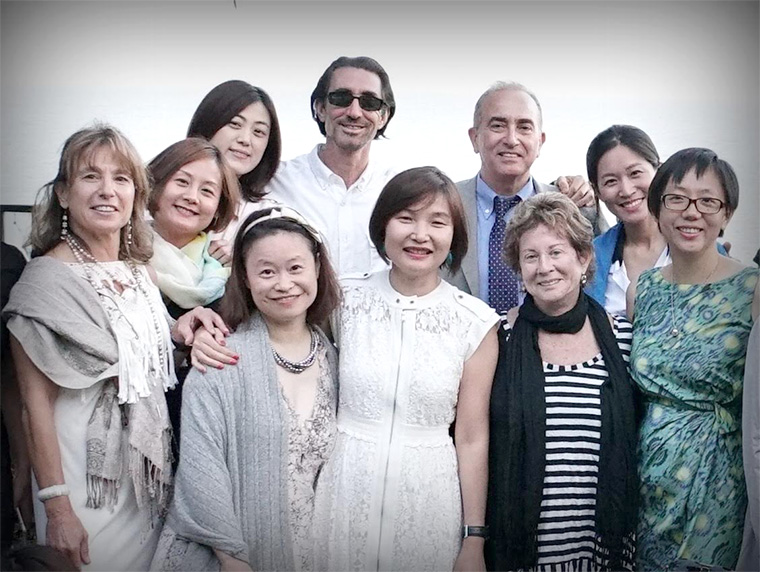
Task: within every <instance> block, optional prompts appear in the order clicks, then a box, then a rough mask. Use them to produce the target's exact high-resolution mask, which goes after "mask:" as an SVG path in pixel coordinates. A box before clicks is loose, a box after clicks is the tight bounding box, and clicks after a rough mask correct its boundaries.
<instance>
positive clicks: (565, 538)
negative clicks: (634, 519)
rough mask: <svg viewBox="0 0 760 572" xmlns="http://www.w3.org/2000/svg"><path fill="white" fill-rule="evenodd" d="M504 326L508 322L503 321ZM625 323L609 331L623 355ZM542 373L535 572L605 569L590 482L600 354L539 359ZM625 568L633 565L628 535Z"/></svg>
mask: <svg viewBox="0 0 760 572" xmlns="http://www.w3.org/2000/svg"><path fill="white" fill-rule="evenodd" d="M503 327H504V329H505V330H506V331H507V332H508V331H509V329H510V327H509V325H508V324H507V323H506V322H504V326H503ZM632 331H633V328H632V326H631V323H630V322H629V321H628V320H626V319H625V318H623V317H617V316H616V317H614V319H613V332H614V334H615V338H616V340H617V343H618V347H619V348H620V350H621V352H622V354H623V359H624V360H625V362H626V363H628V359H629V356H630V352H631V335H632ZM544 374H545V378H546V383H545V386H544V388H545V393H546V473H545V476H544V492H543V498H542V501H541V514H540V516H539V521H538V561H537V564H536V567H535V569H536V570H539V571H541V572H569V571H573V572H575V571H578V572H583V571H587V570H588V571H591V570H598V569H600V568H605V566H606V562H604V561H603V560H600V558H599V557H597V556H595V551H594V545H595V542H594V538H595V522H596V485H597V474H598V472H599V445H600V440H601V435H600V430H601V424H602V410H601V397H600V388H601V385H602V384H603V383H604V382H605V380H606V379H607V376H608V373H607V368H606V367H605V364H604V359H603V358H602V354H601V353H599V354H598V355H596V356H594V357H593V358H592V359H590V360H588V361H585V362H582V363H579V364H575V365H555V364H550V363H547V362H544ZM630 548H631V550H630V553H629V556H630V560H629V561H628V562H626V569H629V570H632V569H633V539H631V542H630Z"/></svg>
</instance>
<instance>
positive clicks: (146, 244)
mask: <svg viewBox="0 0 760 572" xmlns="http://www.w3.org/2000/svg"><path fill="white" fill-rule="evenodd" d="M102 148H106V149H108V150H109V151H111V153H113V155H114V159H115V160H116V161H117V162H118V163H119V164H120V166H121V167H122V168H124V169H125V170H126V171H127V172H128V173H129V174H130V176H131V177H132V181H133V182H134V185H135V198H134V203H133V205H132V214H131V216H130V219H129V220H130V221H131V222H132V244H131V245H129V244H127V233H128V227H129V225H128V224H127V225H125V226H124V227H122V229H121V231H120V238H121V240H120V243H119V260H126V261H132V262H148V260H150V257H151V256H152V255H153V235H152V232H151V230H150V227H149V226H148V223H147V222H146V221H145V208H146V206H147V202H148V192H149V190H150V185H149V183H148V175H147V173H146V171H145V167H144V166H143V163H142V160H141V159H140V155H139V154H138V153H137V150H136V149H135V147H134V145H132V143H130V141H129V139H127V138H126V137H125V136H124V135H123V134H122V133H121V132H120V131H119V130H118V129H116V128H114V127H111V126H110V125H106V124H96V125H94V126H93V127H87V128H85V129H81V130H79V131H77V132H76V133H74V134H73V135H72V136H71V137H69V138H68V139H67V140H66V143H64V145H63V151H62V152H61V159H60V162H59V164H58V174H57V175H56V176H55V179H53V180H52V181H50V182H49V183H47V184H46V185H44V186H43V187H42V188H41V189H40V191H39V193H38V199H37V201H36V204H35V206H34V208H33V209H32V232H31V234H30V236H29V244H31V246H32V255H33V256H38V255H42V254H45V253H46V252H48V251H49V250H51V249H52V248H54V247H55V246H56V245H57V244H58V243H59V242H60V241H61V220H62V217H63V212H64V209H63V207H62V206H61V202H60V200H59V199H58V193H60V192H63V191H65V190H68V189H69V188H70V187H71V183H72V181H73V179H74V176H75V174H76V172H77V170H78V169H79V167H80V165H82V164H85V165H86V164H88V163H89V162H91V161H92V158H93V157H94V155H95V154H96V153H97V152H98V151H99V150H100V149H102ZM69 232H72V231H71V229H69ZM72 234H73V233H72Z"/></svg>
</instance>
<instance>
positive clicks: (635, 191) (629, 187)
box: [596, 145, 655, 223]
mask: <svg viewBox="0 0 760 572" xmlns="http://www.w3.org/2000/svg"><path fill="white" fill-rule="evenodd" d="M654 174H655V168H654V167H653V166H652V165H651V164H650V163H649V162H648V161H647V160H646V159H645V158H644V157H642V156H641V155H639V154H638V153H636V152H634V151H633V150H631V149H630V148H629V147H627V146H625V145H618V146H617V147H613V148H612V149H610V150H609V151H607V152H606V153H605V154H604V155H602V157H601V159H599V166H598V177H597V180H596V187H597V189H599V198H600V199H602V201H604V204H605V205H606V206H607V208H608V209H610V212H611V213H612V214H614V215H615V216H616V217H617V218H618V219H619V220H620V221H621V222H623V223H637V222H641V221H643V220H646V219H647V218H648V217H649V209H648V207H647V195H648V194H649V185H650V184H651V182H652V179H653V178H654Z"/></svg>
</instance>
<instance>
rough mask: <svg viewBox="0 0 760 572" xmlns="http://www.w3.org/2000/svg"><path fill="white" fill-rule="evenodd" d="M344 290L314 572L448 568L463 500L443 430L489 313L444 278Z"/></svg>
mask: <svg viewBox="0 0 760 572" xmlns="http://www.w3.org/2000/svg"><path fill="white" fill-rule="evenodd" d="M343 294H344V298H343V303H342V306H341V311H340V315H339V317H338V320H337V324H336V327H334V331H335V332H336V337H337V338H338V343H339V348H340V357H339V363H340V368H339V380H340V391H339V396H338V436H337V440H336V444H335V449H334V450H333V454H332V455H331V457H330V460H329V461H328V462H327V465H325V467H324V469H323V471H322V474H321V476H320V478H319V481H318V483H317V493H316V499H315V515H314V531H315V537H316V539H315V565H316V569H319V570H416V571H417V570H451V568H452V567H453V564H454V560H455V559H456V556H457V553H458V551H459V546H460V538H461V525H462V503H461V495H460V490H459V475H458V470H457V457H456V451H455V449H454V445H453V443H452V440H451V437H450V436H449V427H450V425H451V423H452V422H453V421H454V417H455V413H456V404H457V398H458V394H459V381H460V379H461V376H462V370H463V366H464V363H465V361H466V360H467V359H468V358H469V357H470V356H471V355H472V354H473V353H474V352H475V350H476V349H477V348H478V346H479V345H480V342H481V341H482V340H483V338H484V337H485V335H486V333H487V332H488V330H489V329H490V328H491V327H492V326H493V325H494V324H495V323H496V322H497V321H498V316H497V315H496V313H495V312H494V311H493V310H492V309H491V308H489V307H488V306H487V305H486V304H484V303H483V302H481V301H480V300H478V299H476V298H474V297H472V296H470V295H468V294H465V293H463V292H461V291H460V290H458V289H457V288H455V287H453V286H451V285H450V284H448V283H446V282H441V283H440V285H439V286H438V287H437V288H436V289H435V290H434V291H433V292H431V293H430V294H427V295H425V296H422V297H417V296H411V297H407V296H402V295H401V294H399V293H398V292H396V291H395V290H394V289H393V288H392V287H391V285H390V282H389V274H388V271H383V272H379V273H376V274H372V275H370V276H369V277H365V278H357V279H346V280H344V281H343ZM486 413H487V412H484V414H486Z"/></svg>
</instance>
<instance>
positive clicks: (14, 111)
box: [0, 0, 760, 262]
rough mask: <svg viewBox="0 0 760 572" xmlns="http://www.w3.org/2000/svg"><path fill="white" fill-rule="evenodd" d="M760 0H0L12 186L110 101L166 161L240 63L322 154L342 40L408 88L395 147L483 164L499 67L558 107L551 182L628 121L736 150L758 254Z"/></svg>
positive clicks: (27, 186)
mask: <svg viewBox="0 0 760 572" xmlns="http://www.w3.org/2000/svg"><path fill="white" fill-rule="evenodd" d="M759 6H760V3H759V2H757V1H750V2H735V1H715V2H707V1H705V2H685V1H675V2H666V1H661V2H647V1H623V2H600V1H592V2H576V1H574V0H566V1H558V2H545V1H534V2H498V3H497V2H474V1H469V2H466V1H460V2H433V1H418V2H390V1H382V0H359V1H354V2H315V1H312V2H292V1H283V0H280V1H279V2H263V1H257V0H237V6H235V4H234V3H233V0H218V1H193V2H184V1H163V2H162V1H152V2H140V1H85V2H82V1H76V2H75V1H61V0H59V1H53V0H48V1H37V0H2V1H1V2H0V20H1V30H0V74H1V77H0V108H1V109H0V128H1V129H2V138H1V143H0V193H1V195H0V200H1V201H2V203H4V204H31V203H32V202H33V200H34V197H35V194H36V191H37V189H38V188H39V187H40V186H41V185H43V184H44V183H45V182H46V181H48V180H50V179H51V178H52V177H53V176H54V175H55V172H56V162H57V159H58V155H59V153H60V149H61V146H62V144H63V142H64V140H65V139H66V137H67V136H68V135H70V134H71V133H73V132H74V131H75V130H77V129H79V128H81V127H82V126H84V125H87V124H90V123H91V122H92V121H93V120H96V119H97V120H103V121H108V122H110V123H113V124H114V125H116V126H117V127H119V128H120V129H122V130H123V131H124V132H125V133H126V134H127V136H128V137H130V138H131V139H132V141H133V142H134V143H135V145H136V146H137V148H138V150H139V151H140V152H141V154H142V156H143V159H145V160H146V161H147V160H149V159H151V158H152V157H153V156H154V155H156V154H157V153H158V152H159V151H161V150H162V149H163V148H165V147H166V146H168V145H169V144H171V143H173V142H174V141H176V140H178V139H181V138H182V137H183V136H184V134H185V132H186V129H187V125H188V123H189V121H190V117H191V115H192V113H193V111H194V110H195V108H196V106H197V105H198V103H199V102H200V100H201V99H202V98H203V96H204V95H205V94H206V93H207V92H208V91H209V90H210V89H211V88H212V87H214V86H215V85H217V84H218V83H220V82H222V81H225V80H227V79H233V78H237V79H243V80H246V81H248V82H250V83H252V84H254V85H258V86H261V87H263V88H264V89H266V90H267V91H268V92H269V94H270V95H271V96H272V98H273V99H274V101H275V104H276V107H277V110H278V113H279V116H280V122H281V125H282V130H283V140H284V148H283V158H284V159H288V158H291V157H293V156H295V155H298V154H301V153H305V152H308V151H309V150H310V149H311V148H312V147H313V146H314V145H315V144H316V143H317V142H319V141H320V140H321V136H320V135H319V131H318V129H317V126H316V124H315V123H314V122H313V121H312V120H311V118H310V115H309V95H310V93H311V90H312V89H313V87H314V85H315V84H316V81H317V79H318V77H319V76H320V74H321V73H322V71H323V70H324V69H325V68H326V67H327V65H328V64H329V63H330V62H331V61H332V60H333V59H335V58H336V57H338V56H340V55H370V56H372V57H374V58H376V59H377V60H378V61H379V62H380V63H381V64H382V65H383V66H384V67H385V68H386V70H387V71H388V73H389V74H390V77H391V82H392V85H393V88H394V92H395V94H396V100H397V103H398V110H397V114H396V116H395V117H394V119H393V121H392V122H391V124H390V127H389V128H388V131H387V135H388V139H387V140H380V141H378V142H376V143H374V144H373V154H374V155H376V156H378V157H380V158H382V160H384V161H387V162H391V163H394V164H396V165H398V166H399V167H408V166H413V165H420V164H433V165H436V166H438V167H440V168H442V169H443V170H444V171H446V172H447V173H448V174H449V175H450V176H451V177H452V178H453V179H454V180H460V179H463V178H468V177H471V176H473V175H474V174H475V173H476V172H477V170H478V167H479V164H480V163H479V159H478V157H477V156H476V155H475V154H474V153H473V152H472V148H471V146H470V143H469V140H468V138H467V129H468V127H470V125H471V121H472V110H473V107H474V104H475V101H476V99H477V98H478V96H479V95H480V93H482V92H483V91H484V90H485V89H486V88H487V87H488V86H489V85H490V84H491V83H492V82H493V81H495V80H497V79H503V80H516V81H520V82H522V83H524V84H526V85H527V86H528V87H530V88H531V89H533V90H534V91H535V92H536V93H537V95H538V97H539V99H540V100H541V102H542V105H543V107H544V128H545V131H546V133H547V139H546V144H545V146H544V148H543V151H542V154H541V157H540V158H539V159H538V161H537V162H536V164H535V165H534V169H533V172H534V174H535V175H536V176H537V178H539V179H540V180H545V181H548V180H551V179H553V178H554V177H555V176H556V175H559V174H579V173H580V174H585V154H586V148H587V147H588V144H589V142H590V141H591V139H592V138H593V137H594V135H596V134H597V133H598V132H599V131H601V130H602V129H605V128H606V127H608V126H609V125H611V124H613V123H629V124H632V125H636V126H638V127H641V128H642V129H644V130H645V131H646V132H647V133H649V135H650V136H651V137H652V139H653V140H654V142H655V144H656V145H657V147H658V149H659V151H660V154H661V156H662V158H663V160H664V159H665V158H667V157H668V156H669V155H670V154H672V153H673V152H675V151H677V150H679V149H681V148H684V147H690V146H704V147H710V148H712V149H714V150H715V151H716V152H717V153H718V154H719V155H721V156H722V157H723V158H725V159H726V160H728V161H729V162H730V163H731V164H732V165H733V166H734V168H735V169H736V171H737V173H738V176H739V181H740V185H741V204H740V207H739V211H738V212H737V213H736V215H735V216H734V220H733V221H732V223H731V225H730V226H729V230H728V232H727V236H726V238H727V239H728V240H730V241H732V242H733V244H734V250H733V254H734V255H735V256H737V257H738V258H740V259H742V260H744V261H745V262H749V260H750V259H751V258H752V256H753V255H754V253H755V252H756V250H757V248H758V246H760V234H759V231H758V219H759V218H760V217H759V213H758V210H759V209H758V195H759V194H760V193H759V192H758V190H759V189H760V184H759V178H758V164H759V163H760V141H759V140H760V126H759V125H760V113H759V110H758V107H759V103H758V102H759V101H760V93H759V85H760V72H759V70H760V42H759V39H758V38H759V35H760V34H759V32H758V30H759V29H760V25H759V21H758V15H759V9H758V8H759Z"/></svg>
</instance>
